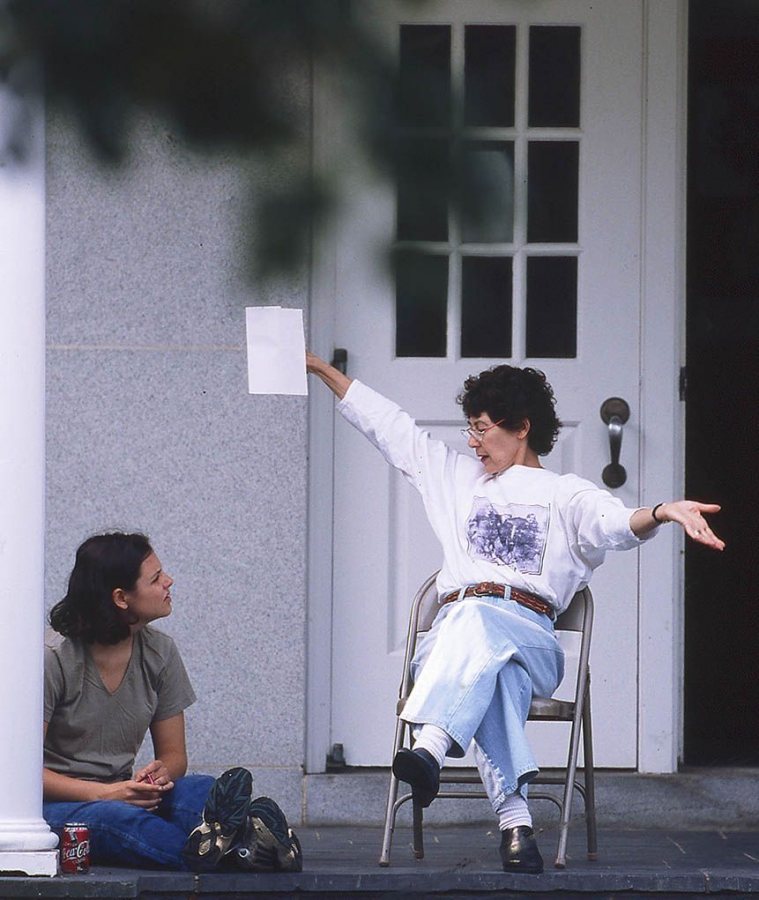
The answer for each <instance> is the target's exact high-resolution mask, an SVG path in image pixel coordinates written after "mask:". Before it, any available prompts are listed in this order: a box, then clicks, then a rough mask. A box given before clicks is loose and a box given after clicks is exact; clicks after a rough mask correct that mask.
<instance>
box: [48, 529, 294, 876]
mask: <svg viewBox="0 0 759 900" xmlns="http://www.w3.org/2000/svg"><path fill="white" fill-rule="evenodd" d="M172 584H173V580H172V578H171V576H170V575H168V573H166V572H164V571H163V568H162V567H161V561H160V560H159V559H158V557H157V556H156V554H155V553H154V551H153V549H152V547H151V546H150V543H149V542H148V539H147V538H146V537H145V536H144V535H141V534H121V533H112V534H100V535H95V536H93V537H91V538H89V539H88V540H86V541H85V542H84V543H83V544H82V545H81V547H79V549H78V550H77V553H76V562H75V564H74V569H73V571H72V572H71V576H70V578H69V584H68V592H67V594H66V596H65V597H64V598H63V600H61V601H60V602H59V603H58V604H57V605H56V606H54V607H53V609H52V611H51V613H50V623H51V625H52V627H53V628H54V629H55V631H57V632H59V634H60V635H62V639H61V638H58V639H57V640H50V641H48V642H47V643H48V646H46V647H45V706H44V731H45V747H44V769H43V790H44V805H43V815H44V817H45V819H46V821H47V822H48V824H49V825H50V827H51V828H52V829H53V830H54V831H57V832H58V833H59V834H60V830H61V829H62V827H63V826H64V824H66V823H67V822H79V823H82V824H84V825H88V826H89V829H90V842H91V843H90V853H91V857H92V860H93V861H94V862H96V863H110V864H116V865H130V866H146V867H164V868H169V869H187V868H189V869H193V870H196V871H208V870H211V869H213V868H215V867H216V866H217V865H219V863H221V862H222V860H225V861H228V862H232V863H236V864H237V865H238V866H239V867H240V868H243V869H248V870H251V871H274V870H287V871H296V870H300V868H301V865H302V859H301V854H300V845H299V844H298V839H297V837H296V836H295V834H294V833H293V832H292V830H291V829H290V828H289V826H288V825H287V821H286V819H285V816H284V814H283V813H282V810H281V809H280V808H279V807H278V806H277V804H276V803H274V801H273V800H271V799H269V798H268V797H259V798H257V799H256V800H251V789H252V778H251V774H250V772H248V771H247V770H246V769H242V768H239V767H238V768H234V769H230V770H228V771H227V772H225V773H224V774H223V775H221V776H220V777H219V778H218V779H216V780H215V781H214V779H213V778H211V777H210V776H208V775H186V774H185V773H186V771H187V750H186V746H185V727H184V710H185V709H187V707H188V706H190V704H192V703H194V702H195V694H194V692H193V689H192V686H191V684H190V680H189V678H188V677H187V672H186V671H185V667H184V665H183V663H182V659H181V657H180V655H179V652H178V651H177V648H176V646H175V644H174V641H173V640H172V639H171V638H170V637H169V636H168V635H166V634H163V633H162V632H160V631H158V630H157V629H155V628H153V627H152V626H151V623H152V622H154V621H155V620H156V619H162V618H165V617H166V616H168V615H170V614H171V593H170V589H171V586H172ZM148 729H150V735H151V738H152V741H153V750H154V754H155V759H153V760H151V762H149V763H148V764H147V765H146V766H143V767H142V768H140V769H138V770H137V771H136V772H135V771H133V770H134V761H135V755H136V753H137V751H138V750H139V748H140V746H141V745H142V742H143V739H144V737H145V734H146V733H147V730H148Z"/></svg>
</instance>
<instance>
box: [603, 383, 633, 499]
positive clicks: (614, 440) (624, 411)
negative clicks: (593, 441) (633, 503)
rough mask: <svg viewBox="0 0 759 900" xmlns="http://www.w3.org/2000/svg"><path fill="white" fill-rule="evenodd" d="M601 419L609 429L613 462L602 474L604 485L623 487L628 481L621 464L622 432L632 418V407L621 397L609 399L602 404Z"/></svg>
mask: <svg viewBox="0 0 759 900" xmlns="http://www.w3.org/2000/svg"><path fill="white" fill-rule="evenodd" d="M601 418H602V419H603V421H604V422H605V423H606V425H608V427H609V450H610V452H611V462H610V463H609V465H608V466H605V467H604V470H603V472H602V473H601V478H602V480H603V483H604V484H605V485H606V486H607V487H610V488H618V487H622V485H623V484H624V483H625V482H626V481H627V472H626V471H625V467H624V466H623V465H621V463H620V462H619V454H620V451H621V450H622V430H623V428H624V424H625V422H626V421H627V420H628V419H629V418H630V407H629V406H628V404H627V401H626V400H623V399H622V398H621V397H609V398H608V399H607V400H604V402H603V403H602V404H601Z"/></svg>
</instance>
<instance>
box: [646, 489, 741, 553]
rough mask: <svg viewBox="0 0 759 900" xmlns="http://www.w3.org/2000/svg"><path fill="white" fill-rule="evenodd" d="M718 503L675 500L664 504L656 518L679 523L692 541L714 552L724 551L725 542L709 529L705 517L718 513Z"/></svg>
mask: <svg viewBox="0 0 759 900" xmlns="http://www.w3.org/2000/svg"><path fill="white" fill-rule="evenodd" d="M720 509H721V507H720V506H718V505H717V504H716V503H698V502H697V501H696V500H675V501H673V502H671V503H662V504H661V506H660V507H659V508H658V509H657V510H656V518H657V519H659V520H660V521H662V522H677V523H678V524H679V525H681V526H682V529H683V531H684V532H685V533H686V534H687V535H688V537H689V538H691V540H694V541H696V542H697V543H699V544H704V546H706V547H711V548H712V549H713V550H724V549H725V542H724V541H723V540H721V539H720V538H718V537H717V535H716V534H715V533H714V532H713V531H712V529H711V528H710V527H709V523H708V522H707V521H706V519H705V518H704V515H705V514H707V515H711V514H712V513H718V512H719V511H720Z"/></svg>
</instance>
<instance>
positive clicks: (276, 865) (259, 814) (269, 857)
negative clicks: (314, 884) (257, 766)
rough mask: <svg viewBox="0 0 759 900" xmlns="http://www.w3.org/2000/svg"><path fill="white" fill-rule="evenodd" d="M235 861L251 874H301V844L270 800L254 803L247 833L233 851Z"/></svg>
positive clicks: (265, 798) (256, 800)
mask: <svg viewBox="0 0 759 900" xmlns="http://www.w3.org/2000/svg"><path fill="white" fill-rule="evenodd" d="M232 856H233V858H234V862H235V864H236V866H237V867H238V868H240V869H244V870H246V871H248V872H301V871H302V870H303V853H302V851H301V848H300V841H299V840H298V836H297V835H296V834H295V832H294V831H293V830H292V828H290V826H289V825H288V824H287V819H286V818H285V814H284V813H283V812H282V810H281V809H280V808H279V806H277V804H276V803H275V802H274V801H273V800H272V799H271V798H270V797H258V798H256V799H255V800H252V801H251V803H250V808H249V810H248V816H247V822H246V826H245V832H244V836H243V838H242V840H241V841H240V843H239V845H238V846H237V847H235V848H234V851H233V854H232Z"/></svg>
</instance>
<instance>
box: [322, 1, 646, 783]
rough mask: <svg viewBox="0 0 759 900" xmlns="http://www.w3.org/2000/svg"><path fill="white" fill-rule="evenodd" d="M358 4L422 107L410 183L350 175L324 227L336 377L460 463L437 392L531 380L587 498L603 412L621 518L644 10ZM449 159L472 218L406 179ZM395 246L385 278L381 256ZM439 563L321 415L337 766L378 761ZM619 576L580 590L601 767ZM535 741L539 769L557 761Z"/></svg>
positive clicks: (629, 721)
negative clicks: (421, 590)
mask: <svg viewBox="0 0 759 900" xmlns="http://www.w3.org/2000/svg"><path fill="white" fill-rule="evenodd" d="M361 8H362V9H363V10H365V11H366V12H367V15H369V16H374V21H373V27H374V28H375V29H376V31H377V32H378V33H379V32H381V33H382V34H384V35H385V37H386V39H387V42H388V45H389V46H390V47H391V50H392V52H393V53H394V54H395V56H396V59H397V60H398V61H399V66H400V71H401V78H400V84H401V96H400V100H401V108H403V103H404V102H405V101H406V100H407V99H408V98H407V97H405V95H406V94H408V95H409V96H411V95H413V92H414V90H416V88H417V86H418V82H419V81H420V80H421V81H422V87H421V91H422V95H423V96H424V95H426V96H428V97H429V98H430V102H429V103H428V104H422V105H421V107H420V108H419V109H421V113H420V115H421V119H419V118H417V119H415V120H414V121H410V120H407V121H406V122H405V123H402V125H403V126H404V128H405V130H404V131H403V132H402V134H403V137H404V139H405V140H406V141H408V142H409V143H408V146H411V147H415V148H416V150H417V151H418V155H419V157H420V158H421V159H423V160H424V164H423V166H422V167H421V168H420V169H419V171H418V173H417V176H418V177H413V178H409V179H406V180H405V182H403V183H401V185H400V186H399V187H398V189H397V190H396V189H395V188H394V187H392V186H389V185H388V184H387V183H379V182H378V181H377V180H376V178H375V180H371V179H370V177H369V176H368V175H366V174H365V173H360V176H359V177H357V178H356V181H355V189H354V190H353V191H352V196H351V198H350V203H349V204H348V208H347V212H346V215H345V217H344V219H343V221H342V225H341V230H340V237H339V241H338V245H337V246H338V250H337V253H338V255H337V266H336V324H335V335H336V339H335V345H336V346H339V347H343V348H345V349H346V350H347V351H348V363H347V366H348V374H349V375H351V376H352V377H355V378H358V379H361V380H362V381H364V382H366V383H367V384H369V385H371V386H372V387H374V388H376V389H377V390H379V391H380V392H382V393H384V394H385V395H387V396H389V397H391V398H392V399H394V400H396V401H397V402H398V403H400V404H401V405H402V406H403V407H404V408H405V409H406V410H407V411H408V412H409V413H411V415H413V416H414V417H415V418H416V419H417V421H418V422H419V423H420V424H422V425H423V426H425V427H427V428H428V429H429V430H430V431H431V432H432V434H433V435H435V436H438V437H440V438H442V439H444V440H446V441H449V442H450V443H451V444H453V445H454V446H457V447H460V448H461V449H462V450H466V448H465V445H464V442H463V439H462V438H461V437H460V435H459V428H460V427H461V426H462V424H463V417H462V414H461V410H460V408H459V407H458V406H457V405H456V403H455V397H456V395H457V394H458V392H459V391H460V390H461V386H462V384H463V381H464V379H465V378H466V377H467V375H469V374H472V373H476V372H479V371H481V370H483V369H484V368H487V367H488V366H490V365H493V364H496V363H499V362H503V361H504V360H508V361H510V362H511V363H513V364H515V365H531V366H535V367H537V368H540V369H542V370H544V371H545V372H546V374H547V376H548V378H549V380H550V381H551V383H552V384H553V386H554V389H555V392H556V396H557V399H558V403H557V408H558V412H559V415H560V417H561V419H562V420H563V422H564V428H563V430H562V433H561V438H560V441H559V443H558V445H557V447H556V449H555V450H554V451H553V453H552V454H551V455H550V456H549V457H547V458H546V459H545V465H547V466H548V467H550V468H552V469H555V470H557V471H574V472H577V473H579V474H581V475H583V476H585V477H587V478H590V479H592V480H593V481H595V482H596V483H601V473H602V470H603V468H604V466H605V465H606V464H607V463H608V462H609V439H608V431H607V427H606V425H604V423H603V422H602V420H601V417H600V415H599V409H600V407H601V404H602V402H603V401H604V400H605V399H606V398H609V397H622V398H624V399H625V400H626V401H627V402H628V403H629V405H630V408H631V416H630V421H629V422H628V423H627V425H626V426H625V433H624V439H623V443H622V456H621V461H622V464H623V465H624V466H625V468H626V470H627V481H626V483H625V484H624V485H623V486H622V487H620V488H619V489H616V490H615V491H614V493H615V494H616V495H617V496H619V497H620V498H621V499H622V500H623V502H625V503H626V504H627V505H630V506H635V505H636V503H637V502H638V472H639V461H638V444H639V437H640V436H639V433H638V427H637V421H638V419H637V408H638V385H639V377H640V372H639V330H640V269H639V256H640V227H641V222H640V209H641V200H640V193H641V185H640V173H641V93H640V91H641V57H642V36H641V34H642V33H641V23H642V9H641V2H638V0H604V2H603V3H598V2H580V0H532V2H530V3H523V2H508V0H469V2H467V3H460V2H436V3H428V4H424V5H420V6H419V7H418V8H417V7H416V6H414V5H411V4H409V6H408V7H407V6H396V5H395V4H393V3H391V2H383V3H380V4H376V5H374V4H370V3H368V2H367V3H362V4H361ZM446 84H449V85H450V91H448V89H447V88H446V87H445V85H446ZM418 114H419V110H416V112H415V115H418ZM415 142H416V143H415ZM452 158H457V159H463V160H464V166H465V168H466V171H467V172H468V173H469V175H470V176H472V184H473V185H474V187H473V188H472V190H471V196H472V197H473V198H474V200H475V201H477V198H478V197H480V198H482V197H484V198H485V205H484V207H482V208H480V215H479V217H478V218H474V217H470V216H469V215H468V214H467V213H466V211H465V212H464V213H463V214H454V212H452V211H451V209H449V208H447V207H446V204H445V202H444V201H443V202H442V203H441V202H440V200H439V198H436V197H434V196H430V195H429V194H425V189H424V167H425V166H426V165H429V166H440V165H445V161H446V160H449V159H452ZM478 202H479V201H478ZM393 239H395V240H396V246H397V248H398V249H399V250H400V251H402V260H403V262H402V263H401V264H400V265H399V267H398V275H397V276H395V277H394V276H393V275H392V274H391V273H390V271H389V269H388V268H387V267H386V266H385V265H384V263H383V257H382V254H381V248H382V247H384V246H386V245H387V243H388V242H389V241H392V240H393ZM467 452H468V451H467ZM439 565H440V551H439V547H438V545H437V542H436V540H435V538H434V536H433V535H432V533H431V531H430V529H429V527H428V526H427V524H426V521H425V519H424V515H423V512H422V507H421V503H420V501H419V499H418V498H417V496H416V495H415V493H414V491H413V490H412V489H411V488H410V487H409V486H408V485H407V484H406V483H405V481H404V480H403V479H402V478H401V477H400V476H399V475H398V474H397V473H396V472H394V471H392V470H391V469H390V468H389V467H388V466H387V465H386V464H385V463H384V461H383V460H382V459H381V458H380V456H379V454H378V453H377V452H376V451H375V450H374V449H373V448H372V447H371V446H370V445H369V444H368V442H367V441H366V440H365V439H364V438H362V437H361V436H360V435H359V434H358V433H357V432H355V431H354V430H353V429H352V428H351V427H350V426H348V425H347V424H346V423H345V422H343V421H342V420H341V419H340V418H339V417H338V422H337V424H336V427H335V502H334V573H333V579H334V594H333V635H332V645H333V646H332V652H333V657H332V705H331V740H330V743H341V744H342V745H343V747H344V752H345V758H346V762H347V763H348V764H349V765H354V766H355V765H359V766H361V765H364V766H370V765H387V764H388V753H389V746H390V741H391V737H392V732H393V727H394V707H395V701H394V698H395V696H396V692H397V687H398V682H399V679H400V665H401V661H402V652H403V640H404V636H405V622H406V617H407V613H408V607H409V602H410V599H411V597H412V595H413V593H414V591H415V589H416V587H417V586H418V584H419V583H420V582H421V581H422V579H423V578H424V577H425V576H426V575H427V574H429V573H430V572H431V571H433V570H435V569H437V568H438V567H439ZM637 566H638V560H637V553H636V552H629V553H625V554H611V555H610V556H609V558H607V562H606V564H605V566H604V567H603V568H602V569H600V570H599V571H598V572H597V573H596V576H595V578H594V580H593V582H592V587H593V590H594V594H595V596H596V599H597V624H596V629H595V632H594V645H593V654H592V671H593V712H594V737H595V746H596V751H597V764H598V765H600V766H614V767H631V768H634V767H635V766H636V761H637V697H638V690H637V681H638V671H637V659H638V637H637V614H638V595H637V590H638V575H637V572H638V569H637ZM530 727H531V728H533V726H530ZM533 732H534V729H533ZM533 736H534V739H535V743H536V745H537V748H538V756H539V760H540V762H541V763H542V764H543V765H551V764H555V763H560V762H561V761H562V755H563V753H564V750H563V749H562V750H561V751H560V752H557V747H556V742H555V741H547V740H544V739H543V737H542V736H541V735H540V734H539V733H534V734H533Z"/></svg>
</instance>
